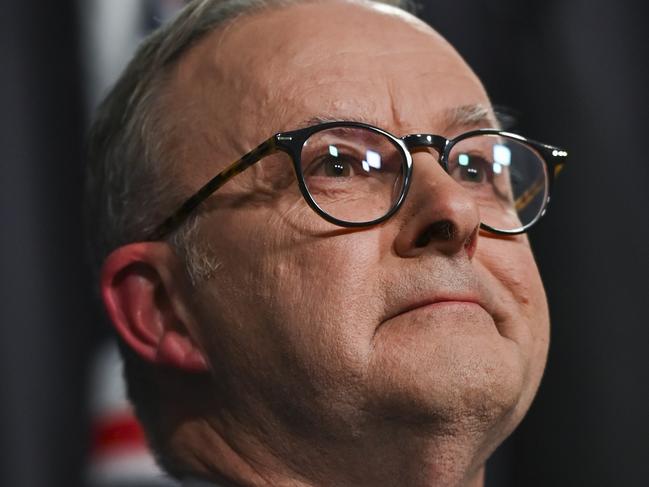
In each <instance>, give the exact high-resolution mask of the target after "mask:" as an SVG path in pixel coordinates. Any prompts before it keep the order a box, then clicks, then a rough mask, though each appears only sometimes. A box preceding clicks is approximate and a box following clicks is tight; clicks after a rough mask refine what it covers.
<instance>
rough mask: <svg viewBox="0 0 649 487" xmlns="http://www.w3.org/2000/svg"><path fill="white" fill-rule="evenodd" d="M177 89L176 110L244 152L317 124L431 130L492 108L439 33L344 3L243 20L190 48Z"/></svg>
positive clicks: (388, 11) (336, 0)
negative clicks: (457, 114)
mask: <svg viewBox="0 0 649 487" xmlns="http://www.w3.org/2000/svg"><path fill="white" fill-rule="evenodd" d="M171 89H172V90H173V93H174V98H175V100H176V103H177V108H178V109H180V110H182V111H183V113H187V111H191V113H192V116H191V118H192V120H194V122H195V123H196V124H199V123H201V122H202V123H205V124H209V126H210V127H212V128H213V136H214V137H216V139H222V140H221V141H220V142H223V141H228V142H231V141H233V140H235V139H236V140H239V141H242V144H241V147H240V148H239V149H238V150H243V149H245V148H248V149H249V148H250V144H257V143H259V142H261V141H262V140H264V139H265V138H267V137H269V136H270V135H272V134H273V133H276V132H279V131H282V130H290V129H295V128H299V127H300V126H303V125H304V123H305V121H306V120H311V119H317V118H334V119H347V120H358V121H366V122H369V123H373V124H375V125H380V126H382V127H384V128H386V129H388V130H392V131H395V133H398V132H399V131H401V130H404V131H405V130H409V129H414V128H418V129H420V130H424V129H427V131H434V129H435V127H434V125H435V123H436V122H435V119H436V117H438V116H439V115H440V114H441V113H447V112H448V110H449V109H453V108H455V107H461V106H471V105H479V104H486V105H488V100H487V97H486V94H485V93H484V90H483V88H482V85H481V84H480V82H479V80H478V79H477V77H476V76H475V75H474V74H473V72H472V71H471V70H470V69H469V68H468V66H467V65H466V63H465V62H464V61H463V59H462V58H461V57H460V56H459V55H458V54H457V53H456V51H455V50H454V49H453V48H452V47H451V46H450V45H449V44H448V43H447V42H446V41H445V40H444V39H443V38H442V37H441V36H440V35H438V34H437V33H436V32H435V31H434V30H433V29H431V28H430V27H428V26H427V25H425V24H424V23H422V22H421V21H419V20H417V19H416V18H415V17H412V16H410V15H409V14H406V13H405V12H403V11H400V10H398V9H394V8H392V7H387V6H385V5H379V4H370V3H357V2H351V1H345V0H331V1H326V2H312V3H309V2H308V3H300V4H296V5H291V6H288V7H284V8H281V9H279V10H272V11H271V10H264V11H260V12H257V13H254V14H252V15H249V16H245V17H243V18H239V19H236V20H235V21H233V22H231V23H229V24H228V25H227V26H226V27H224V28H222V29H220V30H219V31H217V32H214V33H212V34H210V35H209V36H208V37H206V38H205V39H204V40H202V41H201V42H200V43H199V44H198V45H197V46H195V47H194V48H192V50H191V51H190V52H189V53H188V54H187V55H186V56H185V57H184V59H183V60H182V61H181V62H180V64H179V66H178V68H177V70H176V73H175V76H174V79H173V82H172V86H171ZM215 142H219V140H215Z"/></svg>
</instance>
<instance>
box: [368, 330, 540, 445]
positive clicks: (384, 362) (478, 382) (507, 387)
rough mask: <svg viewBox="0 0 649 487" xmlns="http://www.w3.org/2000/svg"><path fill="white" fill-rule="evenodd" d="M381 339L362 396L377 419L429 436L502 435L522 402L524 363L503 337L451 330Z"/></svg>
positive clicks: (524, 406)
mask: <svg viewBox="0 0 649 487" xmlns="http://www.w3.org/2000/svg"><path fill="white" fill-rule="evenodd" d="M498 338H500V339H498ZM389 342H390V341H389V340H386V341H385V342H384V343H383V344H381V345H379V346H377V348H376V349H375V353H376V355H375V360H373V362H372V374H371V376H370V384H371V386H370V387H371V389H373V390H372V391H369V393H368V396H367V397H368V408H372V409H374V410H375V412H376V414H377V415H378V416H380V417H383V418H389V419H391V420H393V421H394V422H395V423H398V422H402V423H403V425H404V426H408V425H409V426H417V427H419V428H430V433H431V434H459V433H460V432H462V431H464V432H466V433H471V432H472V433H481V434H485V435H488V436H490V437H491V436H501V435H498V434H497V432H499V431H500V432H502V437H503V438H504V437H506V436H507V435H508V434H509V433H510V432H511V431H512V430H513V429H514V428H515V427H516V425H517V424H518V422H519V421H520V419H521V418H522V416H523V414H524V411H525V410H527V407H529V401H528V400H527V396H528V394H526V393H525V383H526V380H525V376H526V371H527V369H528V367H527V366H526V363H525V362H524V361H523V360H522V358H521V357H522V354H521V353H520V350H519V349H518V347H517V346H516V345H515V344H514V343H513V342H511V341H509V340H506V339H503V338H502V337H494V336H493V335H491V334H487V335H484V334H481V333H476V334H471V333H464V334H463V333H456V334H447V335H446V336H439V334H437V335H436V340H435V341H432V338H431V339H430V340H427V339H425V337H422V336H419V337H418V338H417V339H414V340H403V337H402V339H401V340H400V341H399V344H396V345H395V344H394V343H389ZM399 345H400V346H399ZM372 396H373V397H374V399H373V400H371V399H369V398H371V397H372ZM501 439H502V438H501Z"/></svg>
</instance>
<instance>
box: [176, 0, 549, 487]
mask: <svg viewBox="0 0 649 487" xmlns="http://www.w3.org/2000/svg"><path fill="white" fill-rule="evenodd" d="M336 9H346V10H345V11H344V14H345V15H343V16H342V17H341V16H340V15H339V12H338V11H336ZM334 14H336V15H334ZM332 17H335V18H338V19H339V24H338V25H337V26H336V28H337V29H339V31H336V32H337V33H338V34H339V35H338V36H334V37H333V38H332V40H331V42H334V41H336V42H341V43H343V42H345V35H347V33H348V32H349V30H348V29H349V25H348V24H347V23H350V24H354V25H365V24H366V23H367V24H372V25H373V28H372V29H369V28H368V29H369V30H368V32H367V33H366V36H365V35H364V32H360V33H359V34H358V35H359V40H358V42H367V43H368V45H370V46H377V47H376V48H374V47H372V48H371V49H370V48H369V47H367V46H366V52H369V53H371V52H373V50H374V49H376V50H378V51H381V49H382V48H383V47H384V46H385V45H386V41H385V40H382V39H381V38H378V37H376V36H374V37H372V31H374V32H382V31H385V30H388V29H389V30H390V31H391V32H393V33H394V34H393V36H394V39H392V40H391V41H390V42H399V43H400V44H403V45H404V46H406V45H407V46H411V45H416V46H421V47H420V48H421V49H422V51H423V50H424V47H423V46H425V50H426V52H427V53H428V55H429V58H430V59H431V60H433V61H435V62H434V64H435V68H434V69H432V68H431V69H429V70H428V71H426V70H427V69H428V68H427V67H426V66H422V65H421V63H415V62H414V61H415V58H417V57H418V56H415V55H413V54H416V52H417V49H418V48H412V49H404V50H403V64H399V63H396V64H395V65H390V66H383V65H381V64H379V63H372V62H370V61H371V60H365V61H363V62H365V64H363V65H362V66H366V68H367V70H368V71H367V73H368V76H366V77H365V78H364V80H363V79H354V76H355V73H358V71H359V69H355V70H354V71H352V72H351V73H350V72H347V71H346V69H348V68H349V66H352V65H355V64H356V63H360V62H361V60H358V59H355V58H353V55H354V53H353V52H347V51H345V50H336V49H334V48H331V52H334V51H335V52H336V53H341V54H340V57H341V58H344V57H346V56H352V58H351V59H348V60H347V61H345V62H343V60H342V59H341V62H340V63H339V65H338V68H336V69H340V71H335V72H333V73H332V72H331V71H326V72H320V71H318V69H319V67H322V66H326V63H324V64H323V63H322V62H320V63H317V62H315V61H314V63H312V64H311V65H310V66H309V68H308V69H309V70H310V71H311V74H310V75H305V73H303V72H302V71H300V66H299V65H295V64H294V63H291V56H290V55H289V54H290V52H289V53H287V54H286V56H285V59H286V60H287V61H286V64H285V65H284V64H283V63H280V62H276V61H270V62H265V59H267V58H268V56H267V54H268V52H267V50H268V49H270V50H271V51H273V52H278V50H280V51H281V48H282V45H283V44H282V43H286V44H287V45H289V46H291V45H293V46H299V49H301V50H304V53H305V54H304V55H305V56H307V55H308V54H309V53H311V54H310V55H311V56H314V58H315V57H316V56H318V53H320V52H321V51H322V49H320V48H319V47H318V42H321V41H320V38H319V37H318V36H319V35H320V34H319V33H318V32H317V31H313V32H312V33H311V34H310V35H307V33H308V30H309V29H308V27H309V26H308V25H307V26H305V27H304V28H303V29H297V31H295V32H292V33H291V36H290V38H289V37H282V32H281V31H278V30H277V28H276V25H285V24H286V22H287V20H291V19H293V22H294V23H295V24H298V25H302V24H301V23H300V22H298V21H297V20H295V18H304V19H318V22H324V23H326V22H327V19H329V20H330V19H331V18H332ZM374 24H376V25H374ZM422 29H423V28H422ZM422 29H419V28H418V29H416V30H413V29H412V26H411V25H410V24H403V23H401V21H400V20H396V19H394V18H389V19H387V18H384V17H381V16H380V15H378V14H374V13H372V12H370V11H368V10H366V9H364V8H363V9H361V8H360V7H354V6H351V5H346V4H345V3H344V2H339V1H336V2H326V3H323V4H317V5H316V4H313V5H300V6H295V7H290V8H287V9H285V10H283V11H279V12H268V13H267V14H265V15H264V16H258V17H250V18H246V19H243V20H242V21H241V23H239V24H236V25H232V26H231V27H230V28H228V30H227V32H226V33H223V32H220V33H216V34H214V35H210V36H208V37H207V38H206V39H205V40H203V41H202V42H200V43H199V44H197V45H196V46H195V47H194V48H193V49H192V50H191V51H190V53H189V54H188V56H186V57H185V58H184V59H183V60H182V61H181V63H180V64H179V66H178V68H177V69H176V70H175V74H176V76H175V77H174V79H173V80H172V81H171V83H170V86H169V89H170V90H173V93H174V94H177V95H178V96H176V97H175V100H176V103H175V104H174V107H173V110H172V113H173V112H174V111H176V110H180V111H181V113H183V114H186V117H185V119H187V120H193V122H192V124H191V126H190V127H188V128H187V129H186V130H188V131H189V134H191V136H187V140H188V141H189V142H188V143H187V147H186V148H185V149H184V150H185V151H186V154H187V157H188V159H190V160H192V161H197V162H196V163H195V164H193V165H192V166H191V167H190V168H188V170H187V173H186V174H184V175H183V183H184V184H186V185H188V186H190V187H197V186H200V185H201V184H202V183H204V182H205V181H206V180H207V179H209V178H210V177H212V176H213V175H214V171H215V170H220V169H221V168H223V167H225V165H226V164H229V163H231V162H232V161H234V160H236V159H237V158H238V157H240V156H241V155H242V154H243V153H245V152H246V151H247V150H250V149H251V148H252V147H254V146H255V145H256V144H258V143H259V142H261V141H262V140H263V139H264V138H265V137H267V136H268V135H270V134H272V133H275V132H278V131H281V130H284V129H285V128H294V127H292V126H291V125H292V124H294V123H296V121H298V120H303V119H305V118H306V117H309V116H315V115H318V114H320V113H325V114H331V113H333V114H338V113H339V114H341V116H345V115H346V116H345V118H350V117H353V116H361V115H362V116H368V117H370V116H372V117H375V118H376V119H377V120H378V121H381V122H384V123H382V125H381V126H383V127H385V128H386V129H387V130H390V131H391V132H393V133H405V131H406V130H407V131H408V132H410V131H417V129H419V130H422V131H423V130H425V131H426V132H432V133H439V131H444V130H445V127H444V126H443V119H444V117H445V116H446V115H448V111H449V110H451V111H453V110H456V111H458V110H460V111H461V107H466V106H473V105H475V104H479V105H482V106H485V107H486V106H488V105H489V101H488V99H487V97H486V94H485V93H484V89H483V88H482V86H481V85H480V84H479V82H478V80H477V78H476V77H475V75H474V74H473V73H472V72H471V71H470V70H468V68H466V66H465V65H464V63H463V61H462V60H461V58H460V57H459V56H458V55H457V54H455V53H454V51H452V50H451V48H450V47H449V46H448V45H447V44H446V43H445V42H443V41H441V40H440V39H441V38H439V36H438V35H437V34H433V33H432V31H430V30H429V29H428V28H426V30H425V31H424V30H422ZM251 32H254V33H255V34H256V36H258V37H257V38H258V39H268V43H267V45H259V46H257V47H255V48H249V44H250V38H251ZM269 33H272V34H273V35H272V36H270V37H268V35H269ZM298 41H301V42H298ZM215 46H218V49H217V48H215ZM243 46H248V49H243ZM334 47H335V46H334ZM294 49H297V47H294ZM359 52H362V50H361V49H360V47H359ZM320 59H322V58H320ZM377 59H381V58H380V57H379V58H377ZM251 66H254V67H255V68H254V69H252V68H251ZM406 66H409V67H410V69H405V67H406ZM371 70H375V71H371ZM417 70H423V71H425V72H426V74H425V75H424V73H422V74H421V75H420V76H417V75H415V76H410V73H411V72H412V71H417ZM363 72H364V73H365V72H366V71H363ZM313 79H318V80H319V82H318V84H317V86H315V87H314V86H313V85H312V84H310V82H311V80H313ZM429 79H430V80H431V81H428V80H429ZM432 80H434V82H433V81H432ZM424 86H425V87H426V89H430V90H431V92H433V93H434V94H435V96H431V97H423V98H422V97H413V96H412V93H420V92H422V91H423V87H424ZM223 92H227V93H229V95H228V97H227V98H224V97H222V96H219V95H218V94H219V93H223ZM332 94H336V96H335V97H334V96H332ZM196 100H200V102H199V101H196ZM277 106H281V107H283V108H282V109H281V110H274V107H277ZM458 107H459V108H458ZM199 134H200V137H201V138H202V139H205V140H202V139H201V138H197V137H196V136H197V135H199ZM197 140H198V141H199V143H194V142H195V141H197ZM205 141H207V142H205ZM423 157H424V156H423V154H418V155H417V156H416V159H417V160H416V162H415V164H416V166H417V169H416V175H415V176H414V178H413V185H412V188H411V193H410V194H409V196H408V200H407V201H406V203H405V205H404V207H403V208H402V210H401V211H400V212H399V213H398V214H397V215H395V216H394V217H393V219H392V220H390V221H389V222H386V223H385V224H383V225H379V226H376V227H372V228H368V229H362V230H349V229H339V228H335V227H332V226H331V225H330V224H329V223H327V222H325V221H324V220H322V219H320V218H319V217H318V216H317V215H316V214H315V213H314V212H313V211H312V210H311V209H310V208H308V207H307V206H306V204H305V203H304V201H303V200H301V199H300V198H299V195H297V196H298V197H297V198H295V197H294V196H296V195H295V194H294V193H292V192H289V193H286V192H279V193H280V194H278V192H277V191H274V189H273V188H272V184H271V185H270V186H271V187H270V188H268V192H265V190H264V189H265V188H264V187H265V184H266V183H267V181H266V180H265V178H264V176H265V175H266V174H272V170H270V169H269V171H268V172H266V170H265V169H264V167H263V166H260V167H259V168H256V169H254V170H250V171H247V172H246V173H243V174H241V175H239V176H237V177H236V178H234V179H233V180H232V181H230V182H228V184H227V185H225V186H224V187H223V188H222V189H221V190H219V192H218V193H216V194H215V195H214V196H213V198H211V199H210V201H209V203H208V204H207V205H206V208H207V211H206V212H205V213H204V214H202V216H201V225H200V226H199V228H198V229H197V237H196V238H197V239H199V241H200V242H209V246H210V248H211V249H213V252H214V253H215V254H216V255H218V256H219V264H220V267H219V269H218V273H217V277H218V279H214V278H212V279H210V280H209V282H207V283H203V284H202V285H201V286H199V287H198V289H196V290H195V291H192V293H193V302H194V303H195V305H194V306H193V312H194V313H195V315H196V316H195V319H196V322H197V323H198V324H199V325H200V335H199V336H200V339H201V344H202V345H203V346H204V349H205V350H206V353H207V358H208V360H209V362H210V364H211V367H212V376H213V381H214V383H215V384H218V388H219V391H221V392H222V394H223V395H221V394H219V395H216V394H215V395H214V397H212V396H210V395H209V391H206V392H205V394H206V395H207V397H208V398H209V399H208V401H213V402H214V403H215V404H217V405H219V408H215V413H214V414H215V415H216V417H215V418H212V419H211V420H210V421H209V424H210V434H212V435H216V436H217V438H221V439H222V440H223V441H224V443H225V444H226V445H227V446H228V448H231V449H232V450H233V451H235V452H239V456H241V457H242V462H243V463H245V464H247V465H251V464H252V465H255V466H256V468H257V469H258V474H259V477H261V478H262V479H263V482H267V483H268V484H274V485H291V484H296V485H297V484H298V483H299V482H302V480H304V481H303V485H307V484H309V485H317V484H320V485H326V484H327V481H329V485H341V486H344V485H377V479H380V478H385V479H389V478H394V479H407V484H408V485H412V486H418V485H426V484H427V482H429V481H431V482H432V481H435V482H437V484H438V485H440V486H460V485H467V486H469V485H470V486H471V487H473V486H477V485H479V483H478V481H479V479H480V478H481V477H482V473H481V472H482V465H483V463H484V461H485V460H486V458H487V457H488V455H489V454H490V453H491V452H492V451H493V448H495V446H496V445H497V444H498V443H499V442H500V441H502V439H503V437H504V435H506V434H507V433H508V432H509V431H511V430H512V429H513V428H514V427H515V425H516V424H517V423H518V421H519V420H520V418H521V417H522V414H523V412H524V411H525V410H526V409H527V407H528V405H529V401H530V400H531V397H532V396H533V394H534V391H535V390H536V386H537V385H538V381H539V380H540V374H541V370H542V364H543V362H544V354H545V350H544V347H543V346H544V344H545V345H547V340H546V339H544V338H543V337H544V336H545V333H546V331H545V330H546V327H547V320H546V318H547V312H546V311H544V309H545V305H544V301H543V299H544V298H543V296H542V288H540V281H539V280H538V278H537V277H535V276H536V275H535V274H534V273H535V272H536V269H535V267H534V264H533V260H532V257H531V254H530V252H529V246H528V244H527V241H526V239H525V238H523V237H516V238H511V239H507V240H504V239H491V238H489V237H485V236H484V235H482V236H481V237H480V242H479V243H478V247H477V253H476V254H475V257H474V258H473V259H470V258H469V257H468V256H467V254H466V251H465V250H464V249H463V247H462V246H460V247H462V250H460V251H453V252H454V253H453V254H452V255H450V253H451V251H449V250H445V251H444V252H442V251H441V250H440V247H439V246H440V245H441V243H440V241H438V240H434V239H433V240H432V241H431V243H430V244H429V245H428V246H426V247H425V248H423V249H420V250H418V251H416V252H415V251H413V249H412V246H408V245H406V246H405V249H406V250H407V251H408V252H411V253H408V254H406V253H404V252H405V251H404V244H403V242H404V241H406V240H408V239H409V240H413V239H412V238H411V237H407V234H409V232H410V234H412V235H413V236H416V235H417V234H418V232H419V230H418V228H421V229H423V228H425V227H426V225H430V224H431V223H433V222H434V221H436V219H438V218H454V219H459V218H460V217H461V218H464V219H465V220H466V221H467V222H466V225H465V226H467V228H474V227H475V224H476V223H477V216H478V215H477V213H476V211H475V208H469V207H468V206H467V205H469V206H470V204H469V203H468V201H469V200H468V198H469V197H468V196H467V195H466V192H464V191H463V190H462V189H461V187H460V186H459V185H457V184H456V183H455V182H454V181H453V180H452V179H451V178H449V177H448V175H446V174H445V173H444V172H443V170H442V168H441V167H439V165H438V164H437V163H436V162H435V163H434V164H430V162H433V161H432V160H425V161H424V160H423ZM291 170H292V169H291ZM259 176H261V177H262V179H261V180H256V179H255V178H256V177H259ZM293 188H294V186H292V187H291V189H293ZM257 190H259V191H257ZM250 192H253V193H254V194H253V195H250ZM287 194H289V195H290V197H288V198H287V197H286V195H287ZM449 194H453V198H450V197H449ZM449 215H450V216H449ZM469 220H471V221H472V222H473V223H472V224H471V225H469V223H468V222H469ZM474 220H475V221H474ZM406 237H407V238H406ZM522 283H528V284H529V288H525V287H523V286H521V284H522ZM471 287H474V288H476V289H477V290H478V292H482V293H484V294H485V295H487V294H489V293H491V294H492V296H486V297H485V300H486V301H487V302H488V303H490V305H489V306H488V307H490V306H492V307H493V309H489V310H488V311H489V312H488V313H487V312H486V311H485V310H482V309H481V308H478V307H475V306H474V307H466V308H457V307H452V306H451V307H441V308H433V309H426V310H415V311H414V312H412V313H409V314H408V316H407V317H404V316H401V317H397V318H395V319H392V320H388V322H387V323H383V324H381V323H382V320H384V319H385V318H386V317H387V316H389V315H390V314H394V313H395V312H396V311H397V310H398V307H399V306H401V305H402V302H403V300H404V298H405V297H409V296H418V295H420V294H423V295H425V294H429V295H434V293H436V292H438V291H439V290H440V289H446V290H447V291H450V292H455V291H457V292H460V291H462V290H465V289H467V288H471ZM539 293H540V296H539V295H538V294H539ZM544 313H545V314H544ZM494 325H495V326H494ZM544 340H545V341H544ZM531 362H533V363H531ZM233 405H236V407H233ZM244 425H245V427H244ZM202 427H204V425H203V426H202ZM196 431H202V429H201V425H200V424H195V423H194V422H193V421H192V420H191V418H189V419H188V420H186V421H184V422H182V424H179V425H178V431H177V434H176V435H175V436H174V441H177V442H179V443H181V444H182V445H183V446H184V448H190V449H191V448H193V451H192V455H194V456H195V459H194V461H196V462H197V463H200V464H201V465H202V468H203V469H205V468H210V465H211V466H212V468H213V469H214V470H215V471H218V470H219V465H218V463H219V458H218V454H216V453H217V451H218V448H219V447H213V448H215V449H216V450H217V451H215V450H213V449H211V448H209V447H208V448H202V447H203V446H205V445H210V447H212V444H213V443H216V444H218V442H213V441H212V440H211V436H210V434H206V436H205V437H203V436H200V438H202V439H200V440H195V441H187V440H184V438H186V437H188V436H190V437H192V438H194V437H193V436H192V435H193V434H194V433H193V432H196ZM424 432H425V434H424ZM203 433H204V432H203ZM218 435H220V437H219V436H218ZM395 438H398V439H399V441H400V442H402V443H403V444H402V445H400V447H401V448H399V449H393V444H392V442H393V441H394V439H395ZM194 439H195V438H194ZM210 452H211V453H210ZM359 452H361V453H362V454H359ZM198 458H200V460H198ZM374 458H376V459H381V460H382V461H377V462H376V463H373V462H372V461H370V460H371V459H374ZM283 461H285V462H286V464H284V465H282V462H283ZM283 467H288V469H285V468H283ZM396 473H398V475H396ZM291 478H293V479H294V482H293V481H291V480H288V479H291ZM251 482H253V480H251ZM395 485H396V483H395Z"/></svg>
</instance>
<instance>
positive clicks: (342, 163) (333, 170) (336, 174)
mask: <svg viewBox="0 0 649 487" xmlns="http://www.w3.org/2000/svg"><path fill="white" fill-rule="evenodd" d="M322 171H323V172H324V174H325V176H328V177H330V178H345V177H349V176H351V175H352V167H351V164H350V162H349V161H348V160H345V159H344V158H341V157H327V158H326V159H325V160H324V161H322Z"/></svg>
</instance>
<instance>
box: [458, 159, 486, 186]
mask: <svg viewBox="0 0 649 487" xmlns="http://www.w3.org/2000/svg"><path fill="white" fill-rule="evenodd" d="M490 166H491V164H490V163H489V162H488V161H487V160H485V159H484V158H483V157H482V156H480V155H474V154H459V155H458V158H457V160H456V161H455V164H453V176H454V177H455V178H456V179H458V180H460V181H466V182H468V183H482V182H484V181H486V180H487V179H489V167H490Z"/></svg>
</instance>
